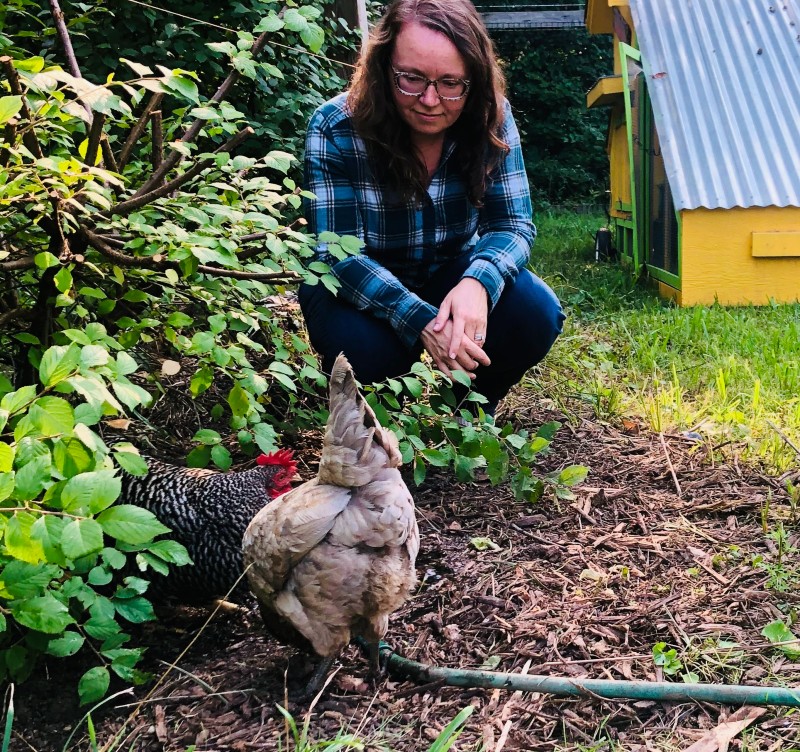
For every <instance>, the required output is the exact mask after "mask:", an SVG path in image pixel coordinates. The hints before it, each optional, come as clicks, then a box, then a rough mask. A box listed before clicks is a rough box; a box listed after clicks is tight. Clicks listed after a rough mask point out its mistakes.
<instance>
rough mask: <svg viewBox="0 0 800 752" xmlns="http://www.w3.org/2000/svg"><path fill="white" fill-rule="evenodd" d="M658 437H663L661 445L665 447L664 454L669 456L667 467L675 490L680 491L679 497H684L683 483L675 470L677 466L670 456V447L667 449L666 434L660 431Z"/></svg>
mask: <svg viewBox="0 0 800 752" xmlns="http://www.w3.org/2000/svg"><path fill="white" fill-rule="evenodd" d="M658 437H659V438H660V439H661V446H662V448H663V449H664V456H665V457H666V458H667V467H668V468H669V472H670V475H672V481H673V482H674V483H675V490H676V491H677V493H678V498H682V497H683V491H681V484H680V482H679V481H678V475H677V474H676V472H675V467H674V466H673V464H672V459H671V458H670V456H669V449H667V442H666V441H665V439H664V434H663V433H659V434H658Z"/></svg>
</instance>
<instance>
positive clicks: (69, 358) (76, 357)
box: [39, 342, 81, 386]
mask: <svg viewBox="0 0 800 752" xmlns="http://www.w3.org/2000/svg"><path fill="white" fill-rule="evenodd" d="M80 362H81V348H80V347H79V346H78V345H76V344H75V343H74V342H73V343H72V344H70V345H68V346H66V347H63V346H56V347H50V348H48V349H47V351H46V352H45V354H44V355H43V356H42V362H41V363H40V364H39V378H40V379H41V381H42V383H43V384H44V385H45V386H54V385H55V384H58V383H59V382H61V381H63V380H64V379H66V378H67V377H68V376H71V375H72V374H73V373H75V372H76V371H77V370H78V364H79V363H80Z"/></svg>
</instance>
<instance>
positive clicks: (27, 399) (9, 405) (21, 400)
mask: <svg viewBox="0 0 800 752" xmlns="http://www.w3.org/2000/svg"><path fill="white" fill-rule="evenodd" d="M35 399H36V387H35V386H23V387H22V388H21V389H17V391H15V392H9V393H8V394H4V395H3V399H2V400H0V408H2V409H3V410H7V411H8V412H9V413H10V414H11V415H13V414H14V413H17V412H19V411H20V410H22V408H24V407H26V406H27V405H29V404H30V403H31V402H33V401H34V400H35Z"/></svg>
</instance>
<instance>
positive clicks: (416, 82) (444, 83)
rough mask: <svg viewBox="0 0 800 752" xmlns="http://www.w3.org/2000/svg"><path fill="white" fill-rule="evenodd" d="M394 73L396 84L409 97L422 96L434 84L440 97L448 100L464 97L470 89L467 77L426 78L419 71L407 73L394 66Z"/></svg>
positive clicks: (452, 100)
mask: <svg viewBox="0 0 800 752" xmlns="http://www.w3.org/2000/svg"><path fill="white" fill-rule="evenodd" d="M392 72H393V73H394V85H395V87H396V88H397V91H399V92H400V93H401V94H405V95H406V96H407V97H421V96H422V95H423V94H424V93H425V92H426V91H427V90H428V87H429V86H430V85H431V84H433V88H434V89H436V94H437V96H438V97H439V99H444V100H445V101H446V102H455V101H457V100H459V99H463V98H464V97H465V96H466V94H467V92H468V91H469V84H470V82H469V81H468V80H467V79H465V78H453V77H452V76H443V77H442V78H436V79H433V78H425V76H420V75H418V74H417V73H406V72H405V71H399V70H397V69H396V68H392Z"/></svg>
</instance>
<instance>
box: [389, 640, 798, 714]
mask: <svg viewBox="0 0 800 752" xmlns="http://www.w3.org/2000/svg"><path fill="white" fill-rule="evenodd" d="M381 660H382V662H383V664H384V665H385V666H386V669H387V671H388V672H389V673H391V674H392V675H395V676H398V677H404V678H409V679H413V680H415V681H419V682H423V683H427V682H440V683H442V684H446V685H449V686H451V687H488V688H493V689H508V690H511V691H516V690H519V691H522V692H546V693H548V694H553V695H559V696H577V697H600V698H603V699H617V700H622V699H625V700H659V701H666V702H688V701H692V700H694V701H697V700H700V701H703V702H713V703H719V704H722V705H783V706H789V707H800V687H798V688H797V689H796V690H795V689H790V688H785V687H759V686H745V685H741V684H683V683H677V682H676V683H672V682H648V681H615V680H613V679H571V678H567V677H562V676H541V675H535V674H508V673H501V672H497V671H481V670H478V669H461V668H443V667H441V666H428V665H426V664H424V663H418V662H417V661H412V660H411V659H409V658H404V657H403V656H401V655H398V654H397V653H395V652H394V651H393V650H392V649H391V647H389V645H387V644H386V643H381Z"/></svg>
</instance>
